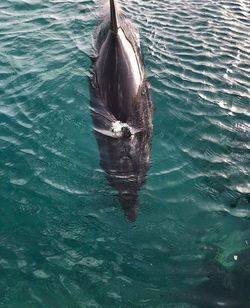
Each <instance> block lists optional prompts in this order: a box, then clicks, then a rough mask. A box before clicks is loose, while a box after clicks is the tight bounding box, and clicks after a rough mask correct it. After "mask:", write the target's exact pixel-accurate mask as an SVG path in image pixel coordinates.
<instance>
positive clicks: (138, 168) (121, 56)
mask: <svg viewBox="0 0 250 308" xmlns="http://www.w3.org/2000/svg"><path fill="white" fill-rule="evenodd" d="M107 4H108V3H107ZM104 12H105V13H104V14H102V16H101V18H100V21H99V25H98V27H97V30H96V38H95V50H94V56H93V58H92V68H91V77H90V87H89V88H90V109H91V115H92V119H93V124H94V130H95V136H96V140H97V144H98V148H99V152H100V164H101V166H102V168H103V169H104V171H105V173H106V177H107V179H108V181H109V183H110V184H111V186H112V187H114V188H115V189H116V190H117V192H118V196H119V199H120V203H121V205H122V208H123V209H124V211H125V215H126V217H127V218H128V220H129V221H135V220H136V216H137V208H138V192H139V190H140V188H141V186H142V185H143V183H144V182H145V178H146V174H147V170H148V168H149V166H150V152H151V140H152V127H153V126H152V111H153V107H152V101H151V96H150V90H149V89H150V84H149V82H148V81H147V79H146V74H145V70H144V65H143V62H142V57H141V53H140V49H139V44H138V38H137V32H136V29H135V27H134V26H133V24H132V23H131V22H130V20H129V19H128V18H127V17H126V16H125V14H124V13H123V12H122V10H121V9H120V8H119V7H118V4H117V2H116V1H115V0H110V1H109V9H108V10H105V9H104Z"/></svg>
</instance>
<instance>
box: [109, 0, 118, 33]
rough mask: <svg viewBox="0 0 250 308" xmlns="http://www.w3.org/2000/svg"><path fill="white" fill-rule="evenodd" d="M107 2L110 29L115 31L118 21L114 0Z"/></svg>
mask: <svg viewBox="0 0 250 308" xmlns="http://www.w3.org/2000/svg"><path fill="white" fill-rule="evenodd" d="M109 2H110V29H111V30H112V31H113V32H115V33H117V31H118V28H119V23H118V12H117V5H116V0H109Z"/></svg>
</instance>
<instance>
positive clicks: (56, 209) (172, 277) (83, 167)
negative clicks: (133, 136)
mask: <svg viewBox="0 0 250 308" xmlns="http://www.w3.org/2000/svg"><path fill="white" fill-rule="evenodd" d="M121 4H122V6H123V7H124V10H125V12H126V13H127V15H128V16H129V18H130V19H131V20H132V21H133V22H134V24H135V25H136V26H137V28H138V29H139V33H140V42H141V50H142V53H143V57H144V62H145V67H146V71H147V76H148V79H149V81H150V83H151V93H152V99H153V103H154V133H153V144H152V153H151V167H150V170H149V172H148V175H147V181H146V183H145V185H144V186H143V187H142V189H141V191H140V208H139V212H138V218H137V220H136V222H135V223H129V222H128V221H127V220H126V218H125V217H124V213H123V211H122V209H121V207H120V204H119V200H118V198H117V195H116V192H115V191H114V190H113V189H112V188H111V187H110V186H109V183H108V181H107V180H106V178H105V174H104V172H103V170H102V169H101V167H100V165H99V153H98V148H97V145H96V141H95V135H94V132H93V127H92V121H91V117H90V110H89V91H88V77H89V74H90V71H89V70H90V66H91V56H92V51H93V33H94V30H95V26H96V20H97V17H98V13H97V12H98V2H95V1H92V0H86V1H85V0H82V1H80V0H71V1H68V0H1V1H0V25H1V26H0V307H4V308H7V307H13V308H16V307H18V308H29V307H31V308H33V307H35V308H36V307H37V308H40V307H41V308H44V307H51V308H56V307H60V308H61V307H185V308H186V307H222V306H224V307H250V246H249V245H250V225H249V223H250V221H249V217H250V208H249V206H250V180H249V174H250V36H249V33H250V4H249V0H235V1H231V0H206V1H205V0H185V1H183V0H175V1H173V0H157V1H156V0H145V1H143V0H133V1H132V0H131V1H125V0H123V1H121Z"/></svg>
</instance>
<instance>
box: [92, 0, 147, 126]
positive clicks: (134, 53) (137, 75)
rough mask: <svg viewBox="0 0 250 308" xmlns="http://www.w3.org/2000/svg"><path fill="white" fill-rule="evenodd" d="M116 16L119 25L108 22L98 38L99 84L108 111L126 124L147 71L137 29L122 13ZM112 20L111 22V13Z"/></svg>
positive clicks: (96, 68)
mask: <svg viewBox="0 0 250 308" xmlns="http://www.w3.org/2000/svg"><path fill="white" fill-rule="evenodd" d="M111 2H112V1H111ZM113 15H114V16H116V18H118V19H119V21H116V22H115V23H114V24H115V25H113V22H112V20H110V21H109V22H108V21H107V19H105V20H104V21H103V23H104V25H101V27H102V30H101V31H100V32H99V35H98V37H97V51H96V52H97V57H96V62H95V72H96V83H97V87H98V88H99V89H100V93H99V94H100V97H101V100H102V101H103V104H104V105H105V107H106V108H108V109H109V111H110V112H111V113H112V114H113V115H114V116H115V118H116V119H117V120H119V121H122V122H127V121H129V119H130V118H131V116H132V114H133V109H134V104H135V101H136V96H137V95H138V92H139V90H140V86H141V84H142V82H143V80H144V70H143V65H142V63H141V59H140V55H139V50H138V46H137V44H136V35H135V33H134V28H133V27H132V26H131V23H130V22H129V21H128V20H127V19H126V18H125V17H124V16H123V14H122V13H120V12H115V14H114V13H113ZM109 16H110V18H112V14H111V13H110V15H109Z"/></svg>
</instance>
